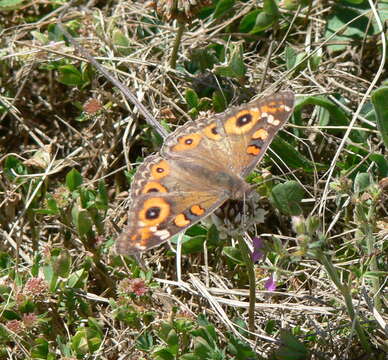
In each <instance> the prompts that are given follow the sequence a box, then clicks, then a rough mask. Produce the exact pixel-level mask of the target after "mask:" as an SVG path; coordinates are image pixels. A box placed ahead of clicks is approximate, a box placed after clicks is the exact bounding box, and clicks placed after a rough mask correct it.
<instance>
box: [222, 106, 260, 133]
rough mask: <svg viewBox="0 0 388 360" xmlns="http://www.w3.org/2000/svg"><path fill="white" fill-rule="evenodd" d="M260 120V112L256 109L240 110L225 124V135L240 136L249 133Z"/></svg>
mask: <svg viewBox="0 0 388 360" xmlns="http://www.w3.org/2000/svg"><path fill="white" fill-rule="evenodd" d="M260 120H261V116H260V111H259V110H258V109H257V108H251V109H249V110H241V111H239V112H238V113H237V114H236V116H232V117H231V118H229V119H227V120H226V122H225V131H226V133H227V134H233V135H234V134H235V135H241V134H245V133H247V132H248V131H250V130H251V129H252V128H253V126H255V124H256V123H257V122H258V121H260Z"/></svg>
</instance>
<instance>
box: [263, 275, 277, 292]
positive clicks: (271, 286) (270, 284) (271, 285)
mask: <svg viewBox="0 0 388 360" xmlns="http://www.w3.org/2000/svg"><path fill="white" fill-rule="evenodd" d="M264 288H265V289H266V290H268V291H275V290H276V280H275V279H274V276H273V274H272V275H271V276H270V277H269V279H268V280H267V281H266V282H265V284H264Z"/></svg>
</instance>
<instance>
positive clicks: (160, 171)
mask: <svg viewBox="0 0 388 360" xmlns="http://www.w3.org/2000/svg"><path fill="white" fill-rule="evenodd" d="M169 173H170V165H169V164H168V162H167V161H166V160H162V161H160V162H158V163H157V164H155V165H153V166H152V167H151V175H152V178H154V179H156V180H158V179H162V178H164V177H165V176H167V175H168V174H169Z"/></svg>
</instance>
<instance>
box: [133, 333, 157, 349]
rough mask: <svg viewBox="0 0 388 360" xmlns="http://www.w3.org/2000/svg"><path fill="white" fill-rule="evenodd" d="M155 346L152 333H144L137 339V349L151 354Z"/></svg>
mask: <svg viewBox="0 0 388 360" xmlns="http://www.w3.org/2000/svg"><path fill="white" fill-rule="evenodd" d="M153 346H154V340H153V337H152V333H151V332H149V331H144V333H143V334H141V335H140V336H139V337H138V338H137V342H136V347H137V348H138V349H139V350H142V351H145V352H149V351H151V350H152V348H153Z"/></svg>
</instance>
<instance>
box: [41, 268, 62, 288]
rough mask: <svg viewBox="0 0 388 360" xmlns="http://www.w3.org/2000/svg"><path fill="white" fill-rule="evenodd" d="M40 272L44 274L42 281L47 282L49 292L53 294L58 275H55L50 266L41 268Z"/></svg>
mask: <svg viewBox="0 0 388 360" xmlns="http://www.w3.org/2000/svg"><path fill="white" fill-rule="evenodd" d="M42 270H43V274H44V279H45V280H46V281H47V283H48V285H49V290H50V291H51V292H55V291H56V289H57V286H58V283H59V282H58V275H57V274H55V271H54V269H53V267H52V265H51V264H50V265H45V266H43V268H42Z"/></svg>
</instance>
